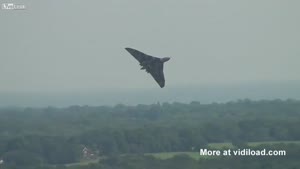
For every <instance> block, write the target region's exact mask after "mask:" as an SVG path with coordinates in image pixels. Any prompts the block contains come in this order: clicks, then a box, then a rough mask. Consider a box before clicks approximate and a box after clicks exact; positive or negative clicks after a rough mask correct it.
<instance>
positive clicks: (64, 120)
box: [0, 99, 300, 166]
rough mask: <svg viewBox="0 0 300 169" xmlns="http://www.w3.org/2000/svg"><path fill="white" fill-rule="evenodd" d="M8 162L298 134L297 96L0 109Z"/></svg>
mask: <svg viewBox="0 0 300 169" xmlns="http://www.w3.org/2000/svg"><path fill="white" fill-rule="evenodd" d="M0 116H1V118H0V158H1V157H2V158H3V159H4V161H5V162H6V163H7V164H11V165H16V166H19V165H20V166H25V165H33V164H66V163H72V162H78V161H79V160H80V159H81V158H82V148H83V147H84V146H85V147H88V148H89V149H91V150H92V151H93V152H99V155H104V156H111V155H116V154H128V153H140V154H142V153H150V152H166V151H191V150H192V149H196V150H197V149H199V147H205V146H206V144H207V143H211V142H232V143H233V144H235V145H237V146H239V145H243V143H244V142H249V141H280V140H290V141H292V140H300V130H299V128H300V101H297V100H291V99H290V100H271V101H268V100H261V101H251V100H248V99H245V100H238V101H235V102H228V103H213V104H200V103H199V102H191V103H189V104H184V103H176V102H175V103H162V104H160V103H157V104H152V105H137V106H126V105H121V104H119V105H116V106H114V107H109V106H99V107H90V106H71V107H68V108H55V107H47V108H2V109H0Z"/></svg>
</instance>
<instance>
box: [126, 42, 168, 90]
mask: <svg viewBox="0 0 300 169" xmlns="http://www.w3.org/2000/svg"><path fill="white" fill-rule="evenodd" d="M125 49H126V50H127V51H128V52H129V53H130V54H131V55H132V56H133V57H134V58H135V59H136V60H137V61H138V62H139V63H140V65H141V66H142V68H141V70H143V69H145V70H146V72H147V73H150V74H151V75H152V77H153V78H154V80H155V81H156V82H157V83H158V85H159V86H160V87H161V88H163V87H164V86H165V76H164V71H163V70H164V63H165V62H166V61H168V60H170V58H169V57H164V58H157V57H154V56H150V55H147V54H145V53H143V52H140V51H138V50H135V49H132V48H125Z"/></svg>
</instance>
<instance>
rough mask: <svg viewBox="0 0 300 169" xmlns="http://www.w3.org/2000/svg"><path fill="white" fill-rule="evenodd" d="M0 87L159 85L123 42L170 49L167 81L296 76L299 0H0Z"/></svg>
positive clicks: (162, 51) (162, 52) (149, 49)
mask: <svg viewBox="0 0 300 169" xmlns="http://www.w3.org/2000/svg"><path fill="white" fill-rule="evenodd" d="M0 2H1V3H4V2H14V3H19V4H24V5H26V7H27V9H26V10H22V11H21V10H20V11H16V10H14V11H8V10H3V9H0V33H1V37H0V50H1V54H0V92H20V91H21V92H32V91H34V92H40V91H43V92H53V91H56V92H59V91H93V90H97V91H101V90H104V89H120V88H159V86H158V85H157V84H156V82H155V81H154V80H153V79H152V77H150V75H148V74H147V73H145V72H144V71H140V70H139V69H140V67H139V65H138V63H137V61H136V60H135V59H134V58H133V57H132V56H131V55H130V54H129V53H127V51H125V50H124V48H125V47H132V48H136V49H138V50H141V51H143V52H145V53H147V54H150V55H154V56H161V57H171V60H170V61H169V62H167V63H166V64H165V77H166V87H174V86H182V85H201V84H205V85H207V84H238V83H248V82H259V81H290V80H300V75H299V74H300V66H299V63H300V47H299V44H300V31H299V30H300V21H299V18H300V10H299V6H300V1H299V0H182V1H175V0H89V1H82V0H69V1H61V0H38V1H37V0H19V1H18V0H14V1H13V0H5V1H4V0H0Z"/></svg>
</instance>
